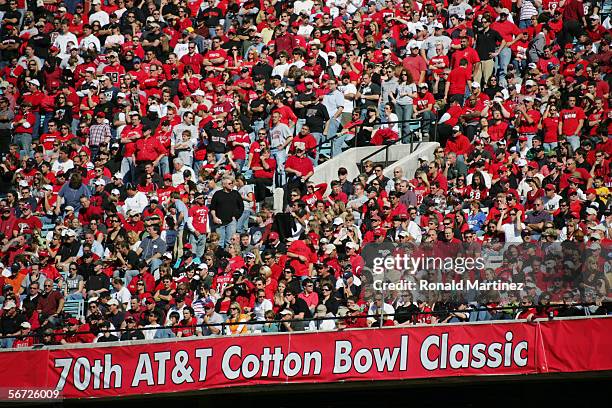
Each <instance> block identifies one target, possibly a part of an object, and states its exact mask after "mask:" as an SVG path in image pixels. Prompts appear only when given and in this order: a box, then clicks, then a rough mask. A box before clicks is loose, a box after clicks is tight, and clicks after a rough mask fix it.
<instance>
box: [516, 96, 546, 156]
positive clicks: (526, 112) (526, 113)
mask: <svg viewBox="0 0 612 408" xmlns="http://www.w3.org/2000/svg"><path fill="white" fill-rule="evenodd" d="M533 102H534V101H533V97H531V96H526V97H525V98H523V102H522V103H520V104H518V106H517V108H516V119H517V126H518V129H517V130H518V134H519V136H523V137H527V146H528V147H529V149H531V147H532V144H531V141H532V140H533V138H534V137H535V135H536V132H537V131H538V124H539V123H540V117H541V115H540V112H539V111H538V110H536V109H533Z"/></svg>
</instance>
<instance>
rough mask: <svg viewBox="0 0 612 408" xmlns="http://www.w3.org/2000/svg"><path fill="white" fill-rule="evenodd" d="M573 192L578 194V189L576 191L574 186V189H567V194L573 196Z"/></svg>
mask: <svg viewBox="0 0 612 408" xmlns="http://www.w3.org/2000/svg"><path fill="white" fill-rule="evenodd" d="M572 194H578V191H576V190H575V189H573V188H572V189H569V190H568V191H567V195H568V196H571V195H572Z"/></svg>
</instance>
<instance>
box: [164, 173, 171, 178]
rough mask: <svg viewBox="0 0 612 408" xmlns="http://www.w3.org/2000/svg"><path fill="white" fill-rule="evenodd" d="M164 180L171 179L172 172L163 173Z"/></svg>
mask: <svg viewBox="0 0 612 408" xmlns="http://www.w3.org/2000/svg"><path fill="white" fill-rule="evenodd" d="M164 180H172V174H170V173H166V174H164Z"/></svg>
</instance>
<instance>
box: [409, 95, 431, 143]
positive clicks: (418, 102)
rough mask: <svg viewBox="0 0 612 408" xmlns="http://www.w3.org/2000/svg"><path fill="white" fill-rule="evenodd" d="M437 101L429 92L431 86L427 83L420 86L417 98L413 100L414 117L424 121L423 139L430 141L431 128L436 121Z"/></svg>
mask: <svg viewBox="0 0 612 408" xmlns="http://www.w3.org/2000/svg"><path fill="white" fill-rule="evenodd" d="M435 102H436V100H435V99H434V96H433V94H432V93H431V92H429V86H428V85H427V83H422V84H419V87H418V92H417V96H416V98H413V103H414V113H413V115H414V117H415V118H417V119H423V139H428V138H429V134H430V133H431V132H430V127H431V126H432V124H433V123H434V121H435V120H436V113H435V109H434V103H435Z"/></svg>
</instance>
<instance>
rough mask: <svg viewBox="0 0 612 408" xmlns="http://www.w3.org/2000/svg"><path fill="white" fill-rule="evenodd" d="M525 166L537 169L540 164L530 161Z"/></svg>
mask: <svg viewBox="0 0 612 408" xmlns="http://www.w3.org/2000/svg"><path fill="white" fill-rule="evenodd" d="M527 167H531V168H532V169H536V170H538V169H539V168H540V165H539V164H538V163H537V162H534V161H530V162H529V163H527Z"/></svg>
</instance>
